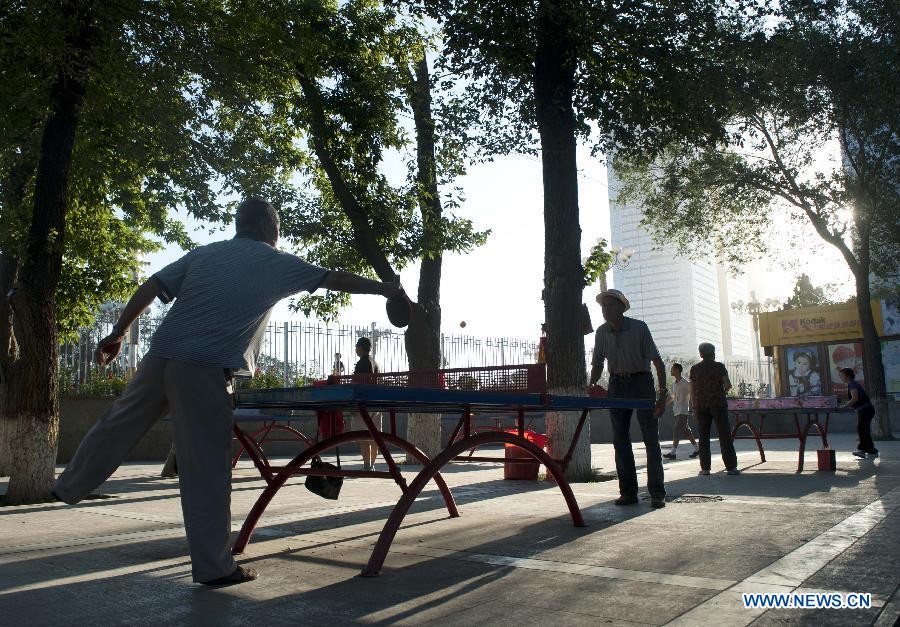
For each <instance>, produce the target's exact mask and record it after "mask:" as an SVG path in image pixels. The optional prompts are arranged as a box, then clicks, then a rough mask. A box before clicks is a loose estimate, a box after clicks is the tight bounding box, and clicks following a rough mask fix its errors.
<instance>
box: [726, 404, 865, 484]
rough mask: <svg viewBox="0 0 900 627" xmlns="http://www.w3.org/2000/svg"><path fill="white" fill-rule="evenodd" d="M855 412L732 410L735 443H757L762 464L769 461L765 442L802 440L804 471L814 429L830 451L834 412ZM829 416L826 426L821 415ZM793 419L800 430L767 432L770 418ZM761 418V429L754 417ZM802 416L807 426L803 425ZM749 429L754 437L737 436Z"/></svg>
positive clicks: (836, 409) (800, 462) (839, 410)
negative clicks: (830, 430) (767, 420)
mask: <svg viewBox="0 0 900 627" xmlns="http://www.w3.org/2000/svg"><path fill="white" fill-rule="evenodd" d="M852 411H853V410H852V409H843V408H839V407H785V408H741V409H729V412H730V413H731V414H732V415H734V427H733V428H732V430H731V437H732V439H733V440H756V448H757V450H759V457H760V461H761V462H765V461H766V452H765V451H764V450H763V445H762V441H763V440H789V439H793V438H796V439H798V440H800V448H799V452H798V459H797V472H803V454H804V453H805V452H806V440H807V439H808V438H809V432H810V431H811V430H812V428H813V427H815V428H816V431H817V432H818V434H819V437H820V438H821V439H822V448H828V424H829V422H830V421H831V414H833V413H849V412H852ZM822 414H825V423H824V424H822V422H820V421H819V416H820V415H822ZM779 415H781V416H785V415H786V416H791V417H793V419H794V426H795V428H796V431H793V432H788V433H766V417H767V416H779ZM756 417H758V418H759V426H758V427H757V426H755V425H754V424H753V421H752V420H751V418H756ZM801 417H802V418H804V419H805V420H806V423H805V424H804V425H802V426H801ZM741 427H745V428H746V429H747V430H748V431H750V435H737V431H738V429H740V428H741Z"/></svg>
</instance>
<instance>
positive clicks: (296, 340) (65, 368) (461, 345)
mask: <svg viewBox="0 0 900 627" xmlns="http://www.w3.org/2000/svg"><path fill="white" fill-rule="evenodd" d="M116 314H117V312H106V313H103V314H102V315H100V316H99V317H98V319H97V322H96V323H95V324H94V325H93V326H92V327H90V328H87V329H82V331H81V332H80V333H79V337H78V340H77V341H75V342H71V343H66V344H64V345H63V346H61V347H60V390H61V393H63V394H66V393H68V394H77V393H99V394H108V393H115V392H117V391H119V389H120V388H121V387H122V385H123V383H122V381H123V380H124V379H125V378H127V376H128V373H129V372H131V371H132V370H133V369H134V368H135V367H136V366H137V364H138V362H139V361H140V360H141V358H142V357H143V356H144V355H145V354H146V352H147V349H148V348H149V342H150V337H151V336H152V335H153V332H154V331H155V330H156V327H157V326H158V325H159V323H160V321H161V320H162V317H163V315H164V314H163V313H158V314H155V315H151V314H145V315H143V316H141V318H140V320H139V321H138V322H137V323H135V325H134V326H133V327H132V329H131V330H130V332H129V334H128V337H126V340H125V343H124V345H123V350H122V353H121V354H120V355H119V357H118V359H116V361H114V362H113V363H112V364H111V365H110V366H109V367H107V368H104V369H99V368H98V367H97V366H96V365H95V364H94V351H95V350H96V348H97V343H98V342H99V341H100V339H101V338H103V337H105V336H106V335H107V334H109V332H110V330H111V329H112V325H113V324H114V323H115V321H116V319H117V315H116ZM360 337H368V338H370V339H371V340H372V354H373V357H374V359H375V361H376V362H377V363H378V365H379V367H380V368H381V370H382V372H400V371H405V370H408V369H409V361H408V359H407V355H406V346H405V338H404V334H403V332H402V331H396V330H394V329H382V328H378V327H377V326H376V325H375V324H374V323H373V324H371V325H368V326H356V325H326V324H319V323H311V322H270V323H269V324H268V326H267V327H266V333H265V335H264V337H263V342H262V346H261V349H260V353H259V356H258V358H257V367H258V369H259V373H258V374H261V375H264V376H265V381H266V382H268V383H269V384H282V385H296V384H298V383H302V382H306V381H309V380H310V379H321V378H323V377H325V376H326V375H328V374H332V373H334V372H335V371H336V370H340V369H341V366H343V373H345V374H346V373H350V372H352V371H353V365H354V363H355V362H356V353H355V345H356V340H357V339H358V338H360ZM537 354H538V344H537V342H536V341H530V340H525V339H520V338H509V337H474V336H468V335H445V334H441V363H442V367H443V368H467V367H473V366H507V365H517V364H527V363H534V362H535V361H537ZM590 358H591V355H590V351H589V350H586V351H585V363H587V364H590ZM663 361H664V362H665V363H666V371H667V373H668V370H669V367H670V365H671V364H672V363H673V362H676V361H678V362H680V363H682V364H683V365H684V372H685V375H687V373H688V372H689V371H690V367H691V366H692V365H694V364H695V363H697V358H679V357H677V356H667V357H665V358H664V359H663ZM725 367H726V368H727V369H728V373H729V375H730V377H731V381H732V383H733V385H734V388H735V392H736V393H737V394H738V395H740V396H745V397H747V396H752V397H770V396H773V393H774V380H773V377H774V367H773V363H772V360H771V359H770V358H766V359H764V360H761V361H759V362H756V361H752V360H727V361H725ZM600 383H601V385H604V387H605V386H606V385H607V383H608V377H607V374H606V373H604V376H603V378H601V381H600Z"/></svg>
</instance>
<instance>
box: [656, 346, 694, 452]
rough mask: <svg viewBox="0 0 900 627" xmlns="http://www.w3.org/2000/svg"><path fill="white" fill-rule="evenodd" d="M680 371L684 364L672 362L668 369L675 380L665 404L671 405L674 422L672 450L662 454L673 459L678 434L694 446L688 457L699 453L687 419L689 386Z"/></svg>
mask: <svg viewBox="0 0 900 627" xmlns="http://www.w3.org/2000/svg"><path fill="white" fill-rule="evenodd" d="M682 372H684V366H682V365H681V364H679V363H677V362H676V363H674V364H672V368H671V369H670V370H669V373H670V374H671V375H672V376H673V377H675V382H674V383H673V384H672V393H671V394H670V395H669V399H668V400H667V401H666V404H667V405H672V413H674V414H675V423H674V425H673V426H672V450H670V451H669V452H668V453H666V454H665V455H663V457H665V458H666V459H675V457H676V455H675V449H677V448H678V436H679V435H684V436H685V437H687V438H688V439H689V440H690V441H691V446H693V447H694V452H693V453H691V454H690V455H688V457H697V455H699V454H700V449H699V448H697V441H696V440H694V434H693V432H692V431H691V423H690V421H689V414H690V411H691V410H690V390H691V386H690V383H689V382H688V380H687V379H685V378H684V377H682V376H681V373H682Z"/></svg>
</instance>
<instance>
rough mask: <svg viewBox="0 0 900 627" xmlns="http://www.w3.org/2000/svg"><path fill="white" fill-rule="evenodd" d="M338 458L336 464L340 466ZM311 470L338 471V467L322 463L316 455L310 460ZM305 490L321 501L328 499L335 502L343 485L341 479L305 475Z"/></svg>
mask: <svg viewBox="0 0 900 627" xmlns="http://www.w3.org/2000/svg"><path fill="white" fill-rule="evenodd" d="M340 463H341V462H340V457H339V458H338V464H340ZM310 466H311V467H312V468H328V469H334V470H338V469H339V468H340V466H335V465H334V464H329V463H328V462H323V461H322V459H321V458H320V457H319V456H318V455H317V456H315V457H313V458H312V463H311V464H310ZM304 485H305V486H306V489H307V490H309V491H310V492H312V493H313V494H318V495H319V496H321V497H322V498H323V499H330V500H332V501H336V500H337V498H338V495H339V494H340V493H341V486H343V485H344V478H343V477H319V476H316V475H307V476H306V482H305V483H304Z"/></svg>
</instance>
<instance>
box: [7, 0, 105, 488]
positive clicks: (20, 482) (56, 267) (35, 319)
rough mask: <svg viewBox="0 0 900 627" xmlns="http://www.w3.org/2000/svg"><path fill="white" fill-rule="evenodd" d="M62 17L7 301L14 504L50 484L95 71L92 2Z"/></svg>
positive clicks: (97, 27) (68, 7)
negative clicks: (65, 293)
mask: <svg viewBox="0 0 900 627" xmlns="http://www.w3.org/2000/svg"><path fill="white" fill-rule="evenodd" d="M61 17H62V19H63V20H64V21H63V24H65V25H66V27H67V28H66V30H67V32H66V34H65V36H64V41H65V47H66V50H67V55H66V57H65V58H64V59H63V60H62V63H60V65H59V67H58V70H57V76H56V78H55V80H54V81H53V83H52V85H51V88H50V95H49V99H48V105H49V106H48V108H49V110H50V113H49V115H48V116H47V119H46V121H45V122H44V124H43V130H42V133H41V145H40V157H39V159H38V166H37V174H36V177H35V193H34V208H33V211H32V217H31V224H30V226H29V228H28V234H27V240H26V244H25V247H24V248H25V255H26V257H25V260H24V262H23V263H22V265H21V269H20V271H19V273H18V277H17V281H16V284H15V287H14V290H15V291H14V292H13V295H12V297H11V299H10V301H11V302H10V304H11V307H12V316H13V325H12V327H13V333H14V334H15V336H16V339H17V345H18V348H19V350H18V351H17V354H16V361H15V362H14V364H9V365H10V366H12V367H10V371H9V372H8V374H7V376H9V379H10V380H9V383H8V384H7V385H6V386H5V387H6V389H5V396H6V399H4V402H5V403H6V404H7V405H8V406H12V407H15V411H16V416H15V420H16V422H17V425H16V427H15V431H14V433H13V438H12V443H13V444H12V447H11V448H12V450H14V451H16V455H15V457H14V459H13V464H12V474H11V476H10V482H9V487H8V489H7V493H6V499H7V502H8V503H13V504H15V503H23V502H27V501H29V500H31V499H33V498H34V496H35V495H36V494H46V493H47V492H49V488H50V486H51V485H52V482H53V467H54V464H55V462H56V439H57V435H58V429H59V406H58V399H57V394H56V392H57V390H56V386H57V380H56V359H57V353H58V342H57V337H58V335H57V329H56V299H55V296H56V294H55V291H56V286H57V284H58V282H59V275H60V269H61V268H62V256H63V243H64V241H65V232H66V208H67V201H68V197H67V195H68V185H69V172H70V168H71V162H72V150H73V147H74V143H75V131H76V127H77V125H78V119H79V111H80V109H81V105H82V102H83V101H84V95H85V91H86V89H87V83H88V80H89V78H88V76H89V73H90V71H91V69H92V68H91V65H92V64H91V57H92V53H93V52H94V49H95V47H96V46H97V45H98V43H99V41H98V40H99V38H100V36H101V35H100V34H101V30H102V25H101V24H99V23H98V16H97V14H96V7H94V6H92V3H80V2H77V1H71V2H66V3H64V4H63V5H62V6H61ZM26 338H27V340H26ZM23 340H24V341H23ZM48 361H50V364H48V363H47V362H48ZM47 366H49V367H47Z"/></svg>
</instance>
